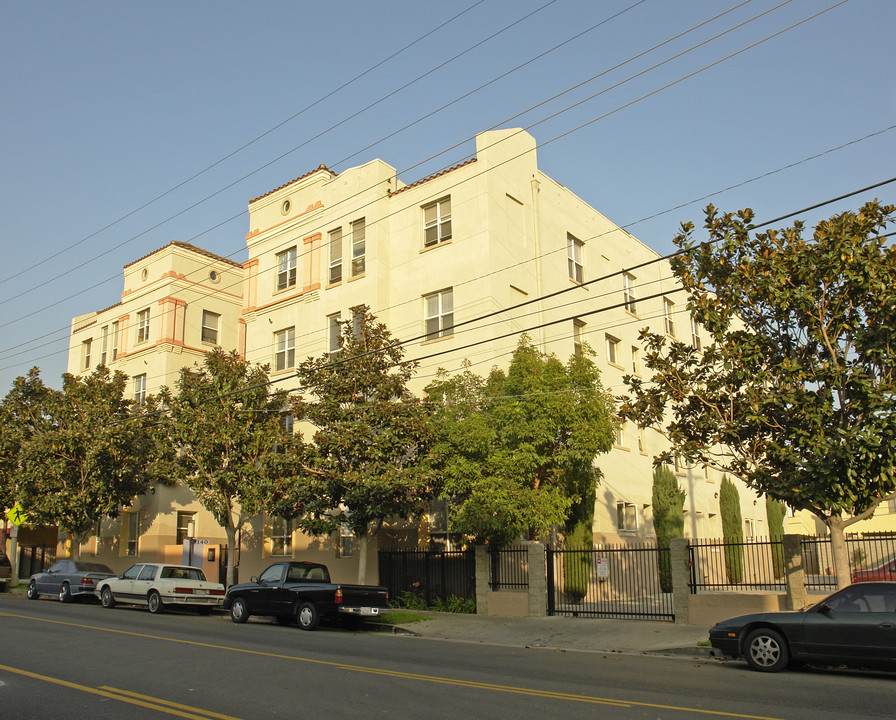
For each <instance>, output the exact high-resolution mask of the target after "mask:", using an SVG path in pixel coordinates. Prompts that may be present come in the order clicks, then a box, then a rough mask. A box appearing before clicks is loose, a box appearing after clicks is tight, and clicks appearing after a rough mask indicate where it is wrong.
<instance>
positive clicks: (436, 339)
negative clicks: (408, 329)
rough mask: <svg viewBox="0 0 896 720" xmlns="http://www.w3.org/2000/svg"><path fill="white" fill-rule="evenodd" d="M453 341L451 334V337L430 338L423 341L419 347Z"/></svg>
mask: <svg viewBox="0 0 896 720" xmlns="http://www.w3.org/2000/svg"><path fill="white" fill-rule="evenodd" d="M453 339H454V334H453V333H452V334H451V335H443V336H442V337H437V338H432V339H430V340H424V341H423V342H421V343H420V344H421V345H432V344H433V343H439V342H443V341H445V340H453Z"/></svg>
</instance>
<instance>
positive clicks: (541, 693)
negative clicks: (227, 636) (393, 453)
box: [0, 612, 782, 720]
mask: <svg viewBox="0 0 896 720" xmlns="http://www.w3.org/2000/svg"><path fill="white" fill-rule="evenodd" d="M0 617H12V618H20V619H22V620H35V621H37V622H45V623H52V624H56V625H67V626H69V627H77V628H83V629H86V630H99V631H100V632H108V633H114V634H118V635H128V636H130V637H140V638H147V639H150V640H161V641H163V642H172V643H180V644H181V645H192V646H194V647H204V648H210V649H212V650H224V651H226V652H235V653H242V654H245V655H258V656H262V657H269V658H274V659H277V660H293V661H296V662H304V663H312V664H314V665H323V666H327V667H333V668H339V669H340V670H348V671H351V672H363V673H373V674H378V675H389V676H391V677H396V678H403V679H406V680H416V681H418V682H431V683H439V684H443V685H454V686H456V687H469V688H474V689H480V690H488V691H491V692H504V693H513V694H522V695H532V696H536V697H541V698H546V699H560V700H568V701H572V702H583V703H601V704H607V705H615V706H619V707H643V708H655V709H658V710H675V711H678V712H687V713H693V714H696V715H714V716H716V717H726V718H740V719H741V720H782V719H781V718H776V717H769V716H765V715H748V714H745V713H736V712H726V711H724V710H705V709H703V708H693V707H682V706H678V705H664V704H660V703H647V702H636V701H632V700H617V699H615V698H602V697H594V696H590V695H572V694H566V693H555V692H551V691H549V690H534V689H531V688H524V687H515V686H513V685H492V684H488V683H477V682H475V681H469V680H458V679H454V678H446V677H438V676H433V675H418V674H415V673H406V672H401V671H398V670H382V669H379V668H374V667H365V666H363V665H349V664H346V663H342V662H334V661H331V660H315V659H313V658H304V657H297V656H295V655H282V654H280V653H272V652H266V651H262V650H245V649H242V648H236V647H230V646H228V645H215V644H213V643H204V642H198V641H196V640H184V639H182V638H171V637H164V636H161V635H149V634H147V633H138V632H133V631H130V630H115V629H113V628H104V627H98V626H96V625H83V624H80V623H73V622H66V621H63V620H49V619H46V618H37V617H33V616H31V615H19V614H16V613H4V612H0ZM2 667H3V666H0V668H2ZM97 692H101V691H97ZM116 698H117V699H122V698H120V697H118V696H116Z"/></svg>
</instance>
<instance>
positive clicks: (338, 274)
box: [327, 227, 342, 285]
mask: <svg viewBox="0 0 896 720" xmlns="http://www.w3.org/2000/svg"><path fill="white" fill-rule="evenodd" d="M327 252H328V261H327V273H328V274H327V283H328V284H330V285H335V284H336V283H340V282H342V228H341V227H338V228H333V229H332V230H330V232H329V233H328V235H327Z"/></svg>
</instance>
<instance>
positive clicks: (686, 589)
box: [669, 538, 691, 625]
mask: <svg viewBox="0 0 896 720" xmlns="http://www.w3.org/2000/svg"><path fill="white" fill-rule="evenodd" d="M669 558H670V560H671V563H672V612H673V613H674V614H675V624H676V625H687V624H688V601H689V599H690V596H691V588H690V581H691V572H690V560H689V557H688V541H687V538H672V539H671V540H670V541H669Z"/></svg>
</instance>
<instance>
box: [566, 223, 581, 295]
mask: <svg viewBox="0 0 896 720" xmlns="http://www.w3.org/2000/svg"><path fill="white" fill-rule="evenodd" d="M584 256H585V243H584V242H582V241H581V240H579V239H578V238H577V237H575V236H574V235H572V234H571V233H566V257H567V262H568V267H569V279H570V280H572V281H573V282H575V283H578V284H579V285H581V284H582V283H583V282H585V259H584Z"/></svg>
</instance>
